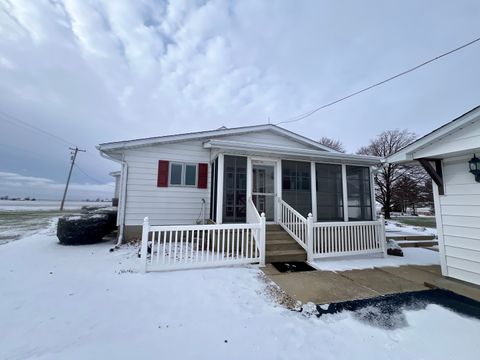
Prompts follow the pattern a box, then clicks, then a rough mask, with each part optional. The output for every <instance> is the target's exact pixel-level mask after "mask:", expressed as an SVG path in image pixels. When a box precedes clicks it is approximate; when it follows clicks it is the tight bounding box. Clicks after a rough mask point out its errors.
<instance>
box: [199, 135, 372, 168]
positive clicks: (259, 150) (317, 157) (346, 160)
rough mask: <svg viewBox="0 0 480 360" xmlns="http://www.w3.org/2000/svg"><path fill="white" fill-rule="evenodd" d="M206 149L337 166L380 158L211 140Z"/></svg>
mask: <svg viewBox="0 0 480 360" xmlns="http://www.w3.org/2000/svg"><path fill="white" fill-rule="evenodd" d="M203 147H204V148H207V149H209V148H210V149H221V150H230V151H234V152H239V153H241V154H245V155H262V156H265V155H269V156H274V157H277V158H278V157H280V158H281V157H288V158H295V159H302V160H308V161H326V162H334V163H339V164H359V165H368V166H371V165H378V164H380V162H381V158H379V157H376V156H367V155H353V154H343V153H338V152H335V153H334V152H327V151H321V150H313V149H311V150H310V149H301V148H294V147H285V146H275V145H265V144H258V143H249V142H241V141H231V140H215V139H211V140H208V141H205V142H204V143H203Z"/></svg>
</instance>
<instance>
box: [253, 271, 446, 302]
mask: <svg viewBox="0 0 480 360" xmlns="http://www.w3.org/2000/svg"><path fill="white" fill-rule="evenodd" d="M263 271H264V272H265V274H266V275H267V276H268V277H269V278H270V279H271V280H272V281H274V282H275V283H276V284H277V285H278V286H280V287H281V288H282V289H283V290H284V291H285V292H286V293H287V294H288V295H290V296H291V297H293V298H294V299H296V300H299V301H301V302H302V303H306V302H310V301H311V302H313V303H315V304H329V303H334V302H341V301H349V300H358V299H366V298H370V297H376V296H380V295H386V294H396V293H402V292H408V291H418V290H427V289H428V287H427V286H425V282H427V283H434V282H435V281H437V280H438V279H440V278H441V271H440V266H437V265H431V266H419V265H407V266H400V267H382V268H373V269H363V270H348V271H339V272H333V271H308V272H296V273H280V272H279V271H278V270H277V269H275V268H274V267H273V266H272V265H270V264H268V265H267V266H266V267H265V268H264V270H263Z"/></svg>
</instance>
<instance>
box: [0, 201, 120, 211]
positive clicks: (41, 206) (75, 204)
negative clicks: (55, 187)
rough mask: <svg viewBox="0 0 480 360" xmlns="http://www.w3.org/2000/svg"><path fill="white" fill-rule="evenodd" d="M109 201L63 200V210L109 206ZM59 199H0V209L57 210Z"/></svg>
mask: <svg viewBox="0 0 480 360" xmlns="http://www.w3.org/2000/svg"><path fill="white" fill-rule="evenodd" d="M111 205H112V203H111V202H92V201H65V205H64V209H65V210H80V209H81V208H82V206H111ZM59 208H60V200H36V201H22V200H0V211H47V210H58V209H59Z"/></svg>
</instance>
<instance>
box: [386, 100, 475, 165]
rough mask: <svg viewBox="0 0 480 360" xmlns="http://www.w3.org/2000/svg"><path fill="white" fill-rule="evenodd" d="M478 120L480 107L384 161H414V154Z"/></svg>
mask: <svg viewBox="0 0 480 360" xmlns="http://www.w3.org/2000/svg"><path fill="white" fill-rule="evenodd" d="M478 120H480V106H479V107H476V108H474V109H473V110H470V111H469V112H467V113H466V114H463V115H462V116H460V117H459V118H457V119H455V120H453V121H451V122H450V123H447V124H445V125H443V126H441V127H439V128H437V129H436V130H434V131H432V132H431V133H429V134H427V135H425V136H423V137H422V138H420V139H418V140H417V141H414V142H413V143H411V144H410V145H407V146H406V147H404V148H403V149H400V150H399V151H397V152H396V153H395V154H393V155H391V156H389V157H387V158H386V159H385V160H386V161H387V162H389V163H395V162H408V161H413V160H414V157H415V156H414V154H413V153H414V152H415V151H418V150H420V149H423V148H426V147H428V146H429V145H431V144H432V143H435V142H438V141H441V140H442V139H443V138H444V137H446V136H448V135H450V134H452V133H453V132H455V131H458V130H461V129H462V128H464V127H465V126H468V125H470V124H473V123H475V122H476V121H478Z"/></svg>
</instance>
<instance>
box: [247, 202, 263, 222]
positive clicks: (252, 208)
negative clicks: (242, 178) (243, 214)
mask: <svg viewBox="0 0 480 360" xmlns="http://www.w3.org/2000/svg"><path fill="white" fill-rule="evenodd" d="M248 214H253V216H254V217H255V218H256V220H257V221H256V222H258V223H260V221H261V219H262V217H261V216H260V214H259V212H258V210H257V207H256V206H255V204H254V202H253V199H252V198H251V197H249V198H248V201H247V217H248ZM247 222H248V223H251V221H250V219H248V218H247Z"/></svg>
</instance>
